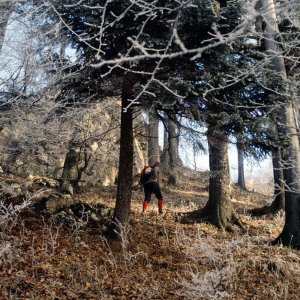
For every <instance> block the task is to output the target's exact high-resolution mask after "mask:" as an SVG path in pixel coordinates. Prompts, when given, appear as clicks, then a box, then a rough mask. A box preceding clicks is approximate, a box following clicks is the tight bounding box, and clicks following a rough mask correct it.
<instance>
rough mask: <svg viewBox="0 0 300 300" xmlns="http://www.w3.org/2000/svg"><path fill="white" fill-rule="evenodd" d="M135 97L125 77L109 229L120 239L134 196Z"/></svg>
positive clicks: (113, 235)
mask: <svg viewBox="0 0 300 300" xmlns="http://www.w3.org/2000/svg"><path fill="white" fill-rule="evenodd" d="M132 95H133V83H132V82H131V80H130V78H128V77H127V78H126V77H124V79H123V86H122V112H121V134H120V155H119V173H118V174H119V175H118V186H117V198H116V204H115V210H114V216H113V220H112V223H111V226H110V227H109V234H110V235H111V236H112V237H113V238H115V239H119V238H120V235H121V234H122V233H124V232H126V228H127V225H128V222H129V213H130V205H131V195H132V168H133V115H132V108H128V109H126V108H127V106H128V105H129V103H130V102H129V101H128V100H129V99H131V98H132Z"/></svg>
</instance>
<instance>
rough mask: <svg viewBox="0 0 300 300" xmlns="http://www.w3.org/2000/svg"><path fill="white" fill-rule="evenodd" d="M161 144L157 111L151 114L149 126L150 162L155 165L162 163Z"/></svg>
mask: <svg viewBox="0 0 300 300" xmlns="http://www.w3.org/2000/svg"><path fill="white" fill-rule="evenodd" d="M159 156H160V155H159V142H158V117H157V114H156V112H155V111H153V110H151V111H150V112H149V125H148V162H149V164H151V165H154V163H155V162H157V161H160V157H159Z"/></svg>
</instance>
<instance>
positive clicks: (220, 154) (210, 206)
mask: <svg viewBox="0 0 300 300" xmlns="http://www.w3.org/2000/svg"><path fill="white" fill-rule="evenodd" d="M207 137H208V146H209V167H210V178H209V199H208V202H207V203H206V205H205V206H204V207H203V208H202V209H200V210H197V211H193V212H191V213H188V214H187V215H186V216H185V217H184V218H183V222H184V221H188V222H191V221H195V222H199V221H200V222H203V221H206V222H209V223H211V224H213V225H216V226H217V227H218V228H222V229H225V230H228V231H234V230H235V229H234V226H233V225H237V226H239V227H240V228H242V227H243V226H242V224H241V223H240V221H239V220H238V218H237V215H236V213H235V211H234V209H233V207H232V203H231V189H230V175H229V163H228V149H227V144H228V142H227V136H226V134H225V132H224V131H223V130H222V129H218V128H216V127H211V126H210V127H209V129H208V136H207Z"/></svg>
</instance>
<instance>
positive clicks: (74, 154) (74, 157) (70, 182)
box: [60, 142, 81, 195]
mask: <svg viewBox="0 0 300 300" xmlns="http://www.w3.org/2000/svg"><path fill="white" fill-rule="evenodd" d="M80 153H81V147H80V145H79V144H78V143H76V142H71V145H70V147H69V151H68V153H67V155H66V158H65V162H64V167H63V173H62V176H61V184H60V190H61V192H63V193H69V194H70V195H73V193H74V187H76V186H77V184H78V174H79V173H78V169H79V167H78V165H79V162H80Z"/></svg>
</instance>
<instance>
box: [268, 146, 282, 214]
mask: <svg viewBox="0 0 300 300" xmlns="http://www.w3.org/2000/svg"><path fill="white" fill-rule="evenodd" d="M272 162H273V177H274V200H273V202H272V204H271V211H273V212H276V211H278V210H280V209H284V207H285V197H284V177H283V168H282V153H281V148H276V149H274V151H273V155H272Z"/></svg>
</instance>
